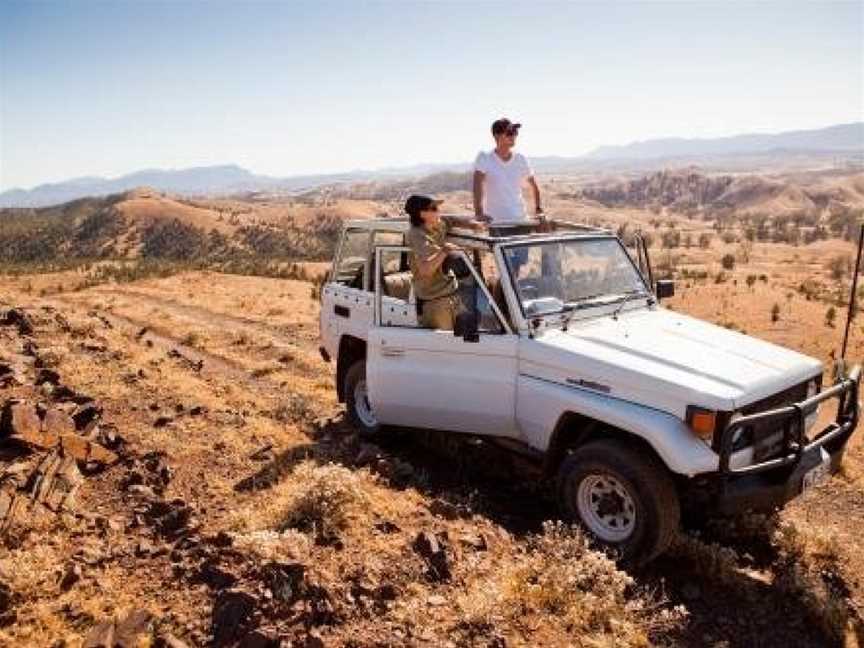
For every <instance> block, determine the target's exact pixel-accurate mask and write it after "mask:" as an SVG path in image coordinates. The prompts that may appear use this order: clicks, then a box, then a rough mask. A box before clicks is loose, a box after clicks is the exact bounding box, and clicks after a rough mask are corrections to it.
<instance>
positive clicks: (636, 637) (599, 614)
mask: <svg viewBox="0 0 864 648" xmlns="http://www.w3.org/2000/svg"><path fill="white" fill-rule="evenodd" d="M478 585H479V587H475V588H473V590H472V591H469V592H468V593H467V594H466V595H465V596H463V597H462V598H461V599H460V602H459V603H460V607H461V608H462V612H463V617H464V618H465V621H466V623H467V624H469V625H471V626H473V627H481V628H482V627H489V626H491V625H493V623H494V620H495V619H496V618H498V619H500V618H501V617H503V618H505V619H507V620H523V619H525V618H526V617H536V618H538V619H543V620H544V622H545V623H557V624H560V626H561V629H562V630H564V631H566V632H567V634H569V635H570V636H575V637H579V639H580V645H586V646H587V645H591V646H634V647H635V646H646V645H649V643H648V634H649V633H650V632H652V631H657V630H660V629H666V630H668V629H671V628H672V627H674V626H677V625H678V624H680V622H681V620H682V619H683V617H684V615H685V614H686V613H685V611H684V610H683V608H669V607H668V606H665V607H664V606H663V605H662V601H657V600H651V599H650V598H649V597H648V596H647V595H644V594H637V593H636V592H634V589H635V588H634V586H635V582H634V580H633V579H632V578H631V577H630V576H629V575H628V574H626V573H624V572H622V571H619V570H618V569H617V568H616V566H615V563H614V562H612V561H611V560H610V559H609V558H607V557H606V556H605V555H603V554H602V553H599V552H596V551H593V550H591V548H590V547H589V546H588V542H587V540H586V539H585V537H584V535H583V534H582V533H581V532H580V531H579V530H578V529H575V528H571V527H567V526H565V525H563V524H561V523H560V522H558V523H551V522H546V523H545V524H544V525H543V532H542V534H538V535H536V536H532V537H530V538H529V540H528V546H527V549H526V550H525V551H524V552H522V553H519V554H517V555H516V556H514V557H512V558H511V559H510V560H508V561H507V563H506V564H505V565H504V566H503V568H501V569H500V570H497V571H496V572H494V574H493V576H491V577H490V579H489V580H484V581H480V582H479V583H478ZM658 603H659V604H658Z"/></svg>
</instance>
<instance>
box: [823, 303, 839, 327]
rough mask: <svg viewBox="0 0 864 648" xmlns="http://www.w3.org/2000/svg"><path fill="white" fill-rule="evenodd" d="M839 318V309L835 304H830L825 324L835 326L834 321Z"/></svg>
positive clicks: (826, 312)
mask: <svg viewBox="0 0 864 648" xmlns="http://www.w3.org/2000/svg"><path fill="white" fill-rule="evenodd" d="M836 319H837V309H836V308H834V307H833V306H829V307H828V310H827V311H825V326H829V327H831V328H834V321H835V320H836Z"/></svg>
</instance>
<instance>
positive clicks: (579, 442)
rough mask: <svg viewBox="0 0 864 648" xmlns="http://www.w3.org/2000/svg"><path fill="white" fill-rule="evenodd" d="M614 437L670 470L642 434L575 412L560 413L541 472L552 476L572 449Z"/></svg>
mask: <svg viewBox="0 0 864 648" xmlns="http://www.w3.org/2000/svg"><path fill="white" fill-rule="evenodd" d="M600 439H614V440H621V441H626V443H627V444H628V445H632V446H633V447H637V448H639V449H640V450H642V451H643V452H645V453H646V454H647V455H648V456H650V457H651V458H653V459H654V460H656V461H657V462H658V463H659V464H660V465H661V466H663V467H664V468H666V470H667V471H669V472H670V474H673V475H674V474H675V473H673V472H672V471H671V470H670V469H669V466H668V465H667V463H666V462H665V461H664V460H663V457H661V456H660V454H659V453H658V452H657V450H656V449H655V448H654V446H652V445H651V444H650V443H649V442H648V440H646V439H645V438H644V437H643V436H640V435H639V434H636V433H634V432H631V431H629V430H625V429H623V428H621V427H618V426H615V425H612V424H610V423H608V422H606V421H601V420H598V419H595V418H592V417H590V416H586V415H584V414H580V413H578V412H572V411H568V412H564V413H563V414H562V415H561V416H560V418H559V419H558V422H557V423H556V425H555V429H554V431H553V432H552V436H551V438H550V442H549V448H548V450H547V452H546V456H545V458H544V461H543V474H544V475H546V476H550V477H551V476H552V475H554V474H555V472H556V471H557V470H558V467H559V466H560V465H561V462H562V461H564V458H565V457H566V456H567V454H568V453H569V452H571V451H572V450H573V449H575V448H578V447H580V446H583V445H585V444H587V443H590V442H591V441H596V440H600Z"/></svg>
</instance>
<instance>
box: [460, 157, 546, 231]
mask: <svg viewBox="0 0 864 648" xmlns="http://www.w3.org/2000/svg"><path fill="white" fill-rule="evenodd" d="M474 170H475V171H480V172H481V173H483V174H485V176H486V178H485V183H484V184H485V187H484V189H485V191H484V192H483V196H484V204H483V213H484V214H486V215H487V216H489V217H490V218H491V219H492V222H493V223H494V222H496V221H499V222H500V221H520V220H528V214H527V213H526V212H525V200H524V199H523V198H522V184H523V183H524V182H525V180H526V179H527V178H530V177H531V176H533V175H534V172H533V171H532V170H531V166H530V165H529V164H528V160H526V159H525V156H524V155H522V154H521V153H513V154H512V155H511V156H510V159H509V160H507V161H506V162H505V161H504V160H502V159H501V158H500V157H498V154H497V153H495V151H494V150H492V151H489V152H488V153H487V152H486V151H480V153H478V154H477V159H476V160H475V161H474Z"/></svg>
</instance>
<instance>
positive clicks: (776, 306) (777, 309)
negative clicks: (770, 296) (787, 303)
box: [771, 303, 780, 322]
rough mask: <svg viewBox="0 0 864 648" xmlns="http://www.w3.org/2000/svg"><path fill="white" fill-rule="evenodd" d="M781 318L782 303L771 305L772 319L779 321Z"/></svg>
mask: <svg viewBox="0 0 864 648" xmlns="http://www.w3.org/2000/svg"><path fill="white" fill-rule="evenodd" d="M779 320H780V304H776V303H775V304H774V305H773V306H772V307H771V321H772V322H777V321H779Z"/></svg>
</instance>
